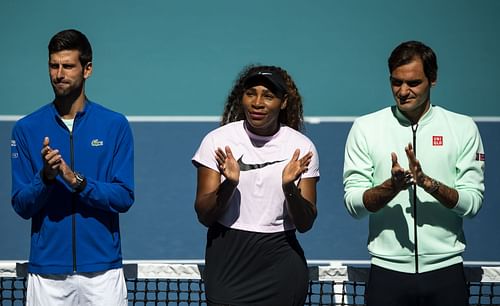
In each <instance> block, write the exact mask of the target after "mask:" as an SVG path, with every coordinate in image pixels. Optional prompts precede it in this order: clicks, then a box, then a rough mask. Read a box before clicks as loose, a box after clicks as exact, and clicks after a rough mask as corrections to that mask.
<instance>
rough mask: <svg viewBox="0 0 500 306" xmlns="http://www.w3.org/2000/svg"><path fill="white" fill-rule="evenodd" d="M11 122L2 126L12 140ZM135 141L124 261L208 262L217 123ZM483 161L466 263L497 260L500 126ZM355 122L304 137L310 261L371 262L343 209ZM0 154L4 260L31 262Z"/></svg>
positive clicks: (486, 136) (490, 131)
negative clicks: (313, 205) (315, 164)
mask: <svg viewBox="0 0 500 306" xmlns="http://www.w3.org/2000/svg"><path fill="white" fill-rule="evenodd" d="M12 125H13V122H10V123H9V122H0V138H1V139H8V138H9V135H10V129H11V127H12ZM131 126H132V130H133V133H134V139H135V182H136V201H135V204H134V206H132V208H131V210H130V211H129V212H127V213H126V214H122V215H121V233H122V238H123V254H124V256H125V258H127V259H187V258H189V259H198V258H203V256H204V247H205V232H206V230H205V228H204V227H203V226H202V225H200V224H199V223H198V221H197V219H196V214H195V212H194V208H193V203H194V196H195V191H196V170H195V167H194V166H193V165H192V164H191V157H192V155H193V154H194V152H195V150H196V149H197V148H198V146H199V143H200V141H201V139H202V138H203V136H204V135H205V134H206V133H207V131H209V130H211V129H213V128H215V127H216V126H217V123H214V122H211V123H205V122H200V123H187V122H161V123H158V122H150V123H147V122H132V124H131ZM478 126H479V129H480V131H481V133H482V137H483V142H484V147H485V151H486V156H487V162H486V178H485V181H486V193H485V201H484V205H483V208H482V210H481V211H480V213H479V215H478V216H476V218H474V219H465V220H464V227H465V233H466V237H467V241H468V246H467V251H466V253H465V258H466V259H467V260H484V261H485V260H489V261H499V260H500V255H499V254H500V236H499V235H498V217H499V216H500V206H499V205H497V202H498V199H499V198H500V190H499V189H498V186H500V177H499V176H498V175H497V173H498V169H500V161H499V160H498V159H495V157H496V156H500V143H499V142H498V141H497V139H498V134H499V132H500V122H479V123H478ZM350 127H351V122H331V123H321V124H308V125H307V126H306V133H307V135H308V136H309V137H310V138H311V139H312V140H313V141H314V143H315V144H316V147H317V149H318V153H319V157H320V168H321V170H320V171H321V180H320V182H319V184H318V211H319V212H318V218H317V220H316V222H315V224H314V227H313V229H312V230H311V231H309V232H307V233H306V234H303V235H302V234H301V235H299V240H300V241H301V242H302V246H303V248H304V250H305V253H306V256H307V258H309V259H368V258H369V257H368V252H367V250H366V239H367V229H368V224H367V219H363V220H355V219H353V218H352V217H351V216H349V214H348V213H347V210H346V209H345V207H344V204H343V186H342V166H343V157H344V156H343V154H344V153H343V152H344V143H345V140H346V138H347V133H348V131H349V128H350ZM5 144H6V145H4V146H1V147H0V171H1V173H3V174H2V184H1V185H0V203H1V205H0V246H1V248H0V260H1V259H25V258H27V257H28V251H29V236H30V229H29V225H30V221H29V220H28V221H27V220H23V219H21V217H19V216H17V215H16V214H15V212H14V210H13V209H12V208H11V205H10V203H9V199H10V158H9V156H10V151H9V150H10V147H9V146H8V142H7V141H5Z"/></svg>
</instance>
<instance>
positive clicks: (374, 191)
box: [363, 179, 401, 212]
mask: <svg viewBox="0 0 500 306" xmlns="http://www.w3.org/2000/svg"><path fill="white" fill-rule="evenodd" d="M400 191H401V190H397V189H395V188H394V187H393V185H392V182H391V179H387V180H386V181H385V182H383V183H382V184H380V185H378V186H375V187H373V188H370V189H368V190H366V191H365V192H364V193H363V203H364V204H365V207H366V209H368V210H369V211H370V212H377V211H379V210H380V209H382V208H383V207H384V206H385V205H387V203H389V201H391V200H392V199H393V198H394V197H395V196H396V195H397V194H398V193H399V192H400Z"/></svg>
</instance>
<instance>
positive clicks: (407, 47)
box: [388, 40, 438, 82]
mask: <svg viewBox="0 0 500 306" xmlns="http://www.w3.org/2000/svg"><path fill="white" fill-rule="evenodd" d="M415 57H418V58H420V59H421V60H422V64H423V66H424V73H425V76H426V77H427V78H428V79H429V81H431V82H434V81H436V79H437V70H438V65H437V58H436V54H435V53H434V51H433V50H432V49H431V48H430V47H428V46H426V45H425V44H423V43H422V42H419V41H415V40H411V41H406V42H403V43H401V44H400V45H399V46H397V47H396V48H395V49H394V50H393V51H392V53H391V56H390V57H389V60H388V64H389V73H391V74H392V72H393V71H394V69H396V68H398V67H400V66H403V65H406V64H408V63H410V62H411V61H413V59H414V58H415Z"/></svg>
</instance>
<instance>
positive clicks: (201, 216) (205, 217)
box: [195, 166, 238, 227]
mask: <svg viewBox="0 0 500 306" xmlns="http://www.w3.org/2000/svg"><path fill="white" fill-rule="evenodd" d="M208 171H212V172H215V171H213V170H211V169H208V168H205V167H202V166H200V167H199V168H198V173H199V174H198V177H199V178H200V177H206V176H207V175H203V172H208ZM200 173H201V174H200ZM215 173H216V172H215ZM215 173H214V174H211V175H216V176H219V174H215ZM219 177H220V176H219ZM219 180H220V178H219ZM198 185H200V182H198ZM236 186H238V184H237V183H236V182H231V181H230V180H227V179H226V180H225V181H224V182H222V183H221V184H220V185H219V186H218V188H217V189H215V190H214V191H212V192H208V193H203V194H201V195H198V194H197V196H196V201H195V210H196V214H197V215H198V220H199V221H200V223H202V224H203V225H205V226H207V227H209V226H212V225H213V224H214V223H215V222H216V221H217V220H218V219H219V217H220V216H221V215H222V214H223V213H224V212H225V211H226V210H227V208H228V206H229V199H231V197H232V196H233V193H234V191H235V190H236Z"/></svg>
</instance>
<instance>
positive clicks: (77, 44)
mask: <svg viewBox="0 0 500 306" xmlns="http://www.w3.org/2000/svg"><path fill="white" fill-rule="evenodd" d="M63 50H77V51H79V52H80V63H81V64H82V67H85V65H87V64H88V63H89V62H92V46H90V42H89V40H88V39H87V37H86V36H85V35H84V34H83V33H82V32H80V31H78V30H74V29H69V30H63V31H61V32H59V33H57V34H56V35H54V36H53V37H52V38H51V39H50V42H49V56H50V55H51V54H53V53H55V52H59V51H63Z"/></svg>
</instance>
